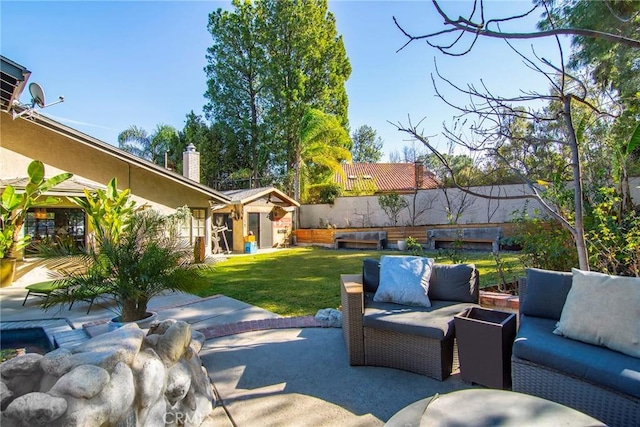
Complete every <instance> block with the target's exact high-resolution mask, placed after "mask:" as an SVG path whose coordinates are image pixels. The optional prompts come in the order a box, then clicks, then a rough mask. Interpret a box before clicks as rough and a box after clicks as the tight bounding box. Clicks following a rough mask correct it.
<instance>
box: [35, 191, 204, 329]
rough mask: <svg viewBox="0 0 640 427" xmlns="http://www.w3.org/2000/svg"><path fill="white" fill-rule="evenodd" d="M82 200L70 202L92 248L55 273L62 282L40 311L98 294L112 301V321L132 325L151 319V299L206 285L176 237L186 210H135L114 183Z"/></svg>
mask: <svg viewBox="0 0 640 427" xmlns="http://www.w3.org/2000/svg"><path fill="white" fill-rule="evenodd" d="M85 196H86V197H85V199H76V200H75V201H76V203H78V204H79V205H81V206H83V208H84V209H85V210H86V211H87V215H88V218H89V223H90V225H91V226H92V228H93V233H94V239H95V244H94V245H89V247H88V248H87V253H86V254H84V255H81V256H77V257H76V260H77V262H76V263H74V265H73V267H72V268H68V267H67V268H62V269H60V273H61V274H62V276H63V277H64V278H63V279H60V280H59V281H58V284H59V287H58V289H57V290H55V291H54V292H52V293H51V294H50V296H49V298H48V300H46V301H45V303H44V306H45V308H48V307H50V306H52V305H56V304H64V303H73V302H75V301H78V300H87V299H89V298H94V297H95V296H97V295H99V296H100V297H102V298H105V299H109V300H112V301H113V302H115V307H116V308H115V312H116V314H117V316H116V317H115V318H114V319H113V321H114V322H117V323H126V322H134V321H140V320H143V319H145V318H148V317H149V316H150V315H151V313H149V312H148V310H147V306H148V303H149V300H150V299H151V298H153V297H154V296H156V295H158V294H161V293H163V292H165V291H168V290H171V291H183V292H195V291H197V290H199V289H201V288H203V287H204V286H206V285H207V281H206V279H205V278H204V276H202V275H201V274H200V269H199V268H198V267H197V266H196V265H195V264H194V263H193V248H192V247H191V245H190V243H189V242H188V240H185V239H183V238H181V236H180V233H179V229H180V225H181V224H182V223H183V221H185V220H186V219H187V218H188V216H189V215H190V211H189V208H187V207H183V208H180V209H178V210H177V211H176V213H174V214H172V215H162V214H160V213H158V212H156V211H154V210H142V209H136V208H135V205H134V203H133V202H132V201H130V200H129V196H130V195H129V191H128V190H124V191H122V192H118V190H117V188H116V180H115V179H113V180H111V182H110V183H109V185H108V187H107V190H106V191H103V190H98V191H96V192H95V193H93V194H90V193H89V192H86V191H85Z"/></svg>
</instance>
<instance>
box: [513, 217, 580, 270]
mask: <svg viewBox="0 0 640 427" xmlns="http://www.w3.org/2000/svg"><path fill="white" fill-rule="evenodd" d="M523 212H525V210H524V209H523ZM515 222H516V224H517V225H516V229H515V236H514V237H515V242H516V243H517V244H519V245H520V246H522V250H521V251H520V255H519V258H520V261H522V263H523V264H524V266H525V267H535V268H543V269H546V270H556V271H569V270H571V267H578V253H577V251H576V246H575V242H574V240H573V237H572V236H571V233H569V231H567V230H565V229H564V228H562V226H561V225H560V224H559V223H558V222H557V221H554V220H551V219H548V218H530V217H529V216H528V215H527V214H526V213H522V214H520V215H519V217H518V218H517V219H516V220H515Z"/></svg>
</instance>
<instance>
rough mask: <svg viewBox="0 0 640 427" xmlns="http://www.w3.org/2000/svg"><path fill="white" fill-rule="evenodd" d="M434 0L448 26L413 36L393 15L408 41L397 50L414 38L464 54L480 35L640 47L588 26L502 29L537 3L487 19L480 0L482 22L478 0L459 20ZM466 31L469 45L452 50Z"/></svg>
mask: <svg viewBox="0 0 640 427" xmlns="http://www.w3.org/2000/svg"><path fill="white" fill-rule="evenodd" d="M432 3H433V6H434V7H435V9H436V11H437V12H438V14H439V15H440V16H441V17H442V18H443V20H444V23H443V25H444V26H445V29H443V30H439V31H434V32H431V33H427V34H422V35H412V34H411V33H409V32H408V31H406V30H405V29H404V28H403V27H402V25H400V23H399V22H398V20H397V19H396V17H395V16H394V17H393V21H394V23H395V25H396V27H398V29H400V31H402V33H403V34H404V35H405V36H406V37H407V38H408V41H407V42H406V43H405V44H404V45H403V46H402V47H401V48H400V49H399V50H398V51H400V50H402V49H404V48H405V47H406V46H408V45H409V44H411V42H413V41H416V40H425V41H427V43H429V45H430V46H432V47H434V48H436V49H438V50H439V51H440V52H442V53H443V54H445V55H450V56H462V55H465V54H466V53H469V51H471V49H472V48H473V46H474V45H475V43H476V41H477V40H478V38H479V37H491V38H499V39H502V40H527V39H539V38H545V37H558V36H560V35H570V36H583V37H590V38H596V39H600V40H606V41H609V42H612V43H617V44H622V45H625V46H629V47H632V48H640V40H639V39H633V38H628V37H624V36H621V35H618V34H613V33H608V32H604V31H597V30H592V29H588V28H556V27H555V26H553V27H552V28H551V29H549V30H541V31H536V32H524V33H511V32H503V31H501V30H500V28H499V27H500V26H499V24H500V23H501V22H507V21H514V20H517V19H520V18H524V17H526V16H529V15H530V14H531V13H533V11H534V10H536V9H537V8H538V6H534V7H533V8H532V9H531V10H529V11H528V12H525V13H522V14H520V15H514V16H509V17H505V18H495V19H491V20H489V21H486V22H485V20H484V4H483V2H482V1H480V6H479V14H480V19H479V21H474V19H473V17H474V15H475V14H476V12H477V11H478V9H477V6H478V1H477V0H476V1H474V3H473V9H472V11H471V14H470V15H469V17H468V18H463V17H461V16H460V17H458V18H457V19H453V18H451V17H450V16H449V15H448V14H447V13H446V12H445V11H444V10H443V9H442V8H441V7H440V4H439V1H438V0H432ZM544 6H545V8H546V3H544ZM491 24H496V27H497V31H496V30H491V29H489V26H490V25H491ZM456 32H459V33H460V34H458V36H457V38H456V39H455V41H454V42H453V43H450V44H448V45H446V44H440V43H437V42H434V41H433V40H434V39H436V38H438V37H439V36H442V35H444V34H452V33H456ZM463 34H473V39H472V41H471V43H470V45H469V46H468V47H467V48H463V50H462V51H461V52H452V51H451V49H452V48H453V47H455V46H458V44H459V43H460V40H461V36H462V35H463Z"/></svg>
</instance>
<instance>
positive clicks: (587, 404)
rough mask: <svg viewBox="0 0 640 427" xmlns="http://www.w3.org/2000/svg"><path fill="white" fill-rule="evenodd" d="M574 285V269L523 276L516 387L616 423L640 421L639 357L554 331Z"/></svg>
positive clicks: (514, 374)
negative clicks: (566, 271)
mask: <svg viewBox="0 0 640 427" xmlns="http://www.w3.org/2000/svg"><path fill="white" fill-rule="evenodd" d="M571 286H572V274H571V273H560V272H552V271H545V270H538V269H528V270H527V277H526V279H521V280H520V282H519V287H520V291H519V295H520V327H519V331H518V334H517V336H516V341H515V343H514V346H513V356H512V359H511V370H512V379H513V391H517V392H521V393H527V394H531V395H535V396H538V397H542V398H544V399H548V400H552V401H555V402H558V403H560V404H563V405H566V406H570V407H572V408H575V409H577V410H579V411H581V412H584V413H586V414H588V415H591V416H592V417H595V418H597V419H599V420H601V421H603V422H604V423H606V424H607V425H609V426H612V427H614V426H620V427H627V426H640V359H638V358H636V357H632V356H630V355H627V354H623V353H621V352H618V351H614V350H610V349H609V348H606V347H602V346H597V345H592V344H587V343H584V342H581V341H577V340H574V339H569V338H566V337H564V336H560V335H557V334H554V333H553V331H554V329H555V327H556V323H557V322H558V321H559V320H560V318H561V314H562V310H563V307H564V305H565V301H566V299H567V295H568V293H569V290H570V289H571ZM603 304H606V303H603ZM636 313H638V311H636ZM594 316H596V315H594ZM592 321H593V322H603V321H607V319H603V318H593V319H592Z"/></svg>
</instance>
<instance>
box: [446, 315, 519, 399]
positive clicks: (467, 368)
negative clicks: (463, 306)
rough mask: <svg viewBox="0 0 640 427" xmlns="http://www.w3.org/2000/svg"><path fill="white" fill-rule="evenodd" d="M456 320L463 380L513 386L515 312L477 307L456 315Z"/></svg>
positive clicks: (496, 385)
mask: <svg viewBox="0 0 640 427" xmlns="http://www.w3.org/2000/svg"><path fill="white" fill-rule="evenodd" d="M454 324H455V330H456V339H457V340H458V358H459V360H460V377H461V378H462V380H463V381H467V382H470V383H476V384H481V385H484V386H487V387H491V388H498V389H508V388H510V387H511V348H512V347H513V341H514V339H515V337H516V316H515V314H513V313H505V312H502V311H498V310H488V309H485V308H480V307H473V308H470V309H467V310H465V311H463V312H462V313H460V314H458V315H456V316H455V317H454Z"/></svg>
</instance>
